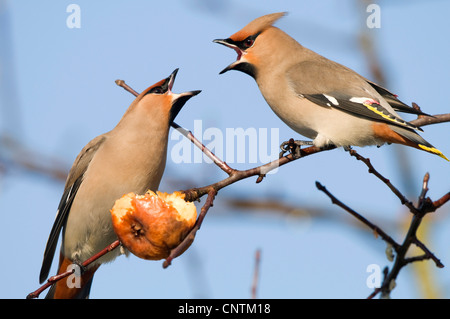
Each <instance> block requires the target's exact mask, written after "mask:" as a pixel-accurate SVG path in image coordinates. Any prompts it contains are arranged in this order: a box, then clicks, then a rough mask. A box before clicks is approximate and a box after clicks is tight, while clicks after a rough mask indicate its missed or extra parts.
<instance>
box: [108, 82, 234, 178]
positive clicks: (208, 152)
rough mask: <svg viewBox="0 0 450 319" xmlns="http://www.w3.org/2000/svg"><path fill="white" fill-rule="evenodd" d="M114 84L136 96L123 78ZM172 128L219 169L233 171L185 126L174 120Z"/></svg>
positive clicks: (229, 172) (227, 171)
mask: <svg viewBox="0 0 450 319" xmlns="http://www.w3.org/2000/svg"><path fill="white" fill-rule="evenodd" d="M116 84H117V85H118V86H120V87H122V88H124V89H125V90H126V91H128V92H130V93H131V94H133V95H134V96H138V95H139V93H138V92H136V91H135V90H133V89H132V88H131V87H130V86H129V85H128V84H126V83H125V81H124V80H116ZM170 125H171V126H172V127H173V128H174V129H176V130H177V131H178V132H180V133H181V134H182V135H183V136H184V137H186V138H187V139H188V140H190V141H191V142H192V143H193V144H194V145H195V146H197V147H198V148H199V149H200V150H201V151H202V152H203V153H204V154H206V156H208V157H209V158H210V159H211V160H212V161H213V162H214V164H216V165H217V166H218V167H219V168H220V169H221V170H223V171H224V172H225V173H227V174H228V175H230V174H231V173H232V172H233V169H232V168H231V167H230V166H228V164H227V163H225V162H224V161H222V160H221V159H220V158H218V157H217V156H216V155H215V154H214V153H213V152H211V150H209V149H208V148H207V147H206V146H205V145H203V144H202V143H201V142H200V141H199V140H198V139H197V138H196V137H195V136H194V134H192V132H191V131H188V130H186V129H185V128H183V127H181V126H180V125H178V124H177V123H175V122H172V123H171V124H170Z"/></svg>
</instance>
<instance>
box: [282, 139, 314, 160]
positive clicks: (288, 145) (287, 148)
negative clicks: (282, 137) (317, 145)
mask: <svg viewBox="0 0 450 319" xmlns="http://www.w3.org/2000/svg"><path fill="white" fill-rule="evenodd" d="M303 145H313V142H312V141H299V140H294V139H293V138H291V139H289V141H286V142H283V143H281V145H280V149H281V152H280V156H279V157H280V158H281V157H283V156H284V153H286V152H290V153H291V154H292V156H293V157H294V158H300V157H301V154H300V149H301V147H302V146H303Z"/></svg>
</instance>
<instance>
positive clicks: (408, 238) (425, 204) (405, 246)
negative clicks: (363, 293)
mask: <svg viewBox="0 0 450 319" xmlns="http://www.w3.org/2000/svg"><path fill="white" fill-rule="evenodd" d="M350 154H351V156H355V157H356V158H357V159H358V160H360V161H362V162H364V163H365V164H366V165H367V166H368V167H369V172H370V173H372V174H374V175H375V176H377V177H378V178H379V179H380V180H381V181H382V182H383V183H385V184H386V185H387V186H388V187H389V189H390V190H391V191H392V192H393V193H394V194H395V195H397V197H398V198H399V199H400V201H401V203H402V204H404V205H405V206H407V207H408V208H409V210H410V212H411V213H412V214H413V216H412V219H411V223H410V226H409V228H408V231H407V233H406V235H405V238H404V241H403V243H402V244H401V245H400V244H398V243H397V242H395V241H394V240H393V239H392V238H391V237H390V236H388V235H387V234H386V233H385V232H383V231H382V230H381V229H380V228H379V227H378V226H376V225H374V224H372V223H371V222H369V221H368V220H367V219H366V218H364V217H362V216H361V215H360V214H358V213H357V212H355V211H354V210H352V209H351V208H349V207H348V206H347V205H345V204H343V203H342V202H341V201H339V200H338V199H337V198H336V197H335V196H334V195H333V194H331V193H330V192H329V191H328V190H327V189H326V188H325V187H324V186H322V185H321V184H320V183H319V182H316V186H317V188H318V189H319V190H321V191H323V192H324V193H325V194H326V195H327V196H328V197H329V198H330V199H331V201H332V203H333V204H336V205H338V206H340V207H342V208H343V209H345V210H346V211H347V212H349V213H350V214H352V215H353V216H354V217H356V218H357V219H359V220H360V221H362V222H363V223H364V224H366V225H367V226H368V227H369V228H371V229H372V230H374V231H375V232H376V233H378V234H379V235H380V236H381V238H382V239H383V240H384V241H386V242H387V243H389V244H390V245H392V247H393V248H394V250H395V252H396V256H395V260H394V265H393V266H392V269H391V270H390V271H389V270H388V271H387V272H386V274H385V278H384V280H383V283H382V285H381V287H380V288H377V289H375V290H374V292H373V293H372V294H371V295H370V296H369V297H368V298H373V297H375V296H376V295H377V294H378V293H380V292H381V293H382V296H389V294H390V292H391V290H392V289H393V288H394V286H395V285H394V284H393V283H395V280H396V279H397V276H398V274H399V273H400V270H401V269H402V268H403V267H404V266H406V265H408V264H410V263H412V262H416V261H422V260H428V259H431V260H433V261H434V263H435V264H436V266H437V267H438V268H443V267H444V265H443V264H442V262H441V261H440V260H439V259H438V258H437V257H436V256H435V255H434V254H433V253H432V252H431V251H430V250H429V249H428V248H427V247H426V246H425V244H423V243H422V242H421V241H420V240H419V239H418V238H417V230H418V228H419V226H420V224H421V222H422V220H423V218H424V216H425V215H426V214H427V213H430V212H434V211H435V210H436V209H437V208H439V207H441V206H442V205H443V204H444V203H445V202H447V201H448V200H449V199H450V195H449V194H446V195H444V196H443V197H442V198H441V199H439V200H437V201H435V202H433V201H431V199H429V198H427V197H425V196H426V194H427V192H428V183H429V179H430V175H429V174H428V173H426V174H425V176H424V178H423V184H422V191H421V193H420V195H419V200H418V204H417V206H414V205H413V203H412V202H411V201H409V200H408V199H407V198H406V197H405V196H404V195H403V194H402V193H401V192H400V191H399V190H398V189H397V188H396V187H395V186H394V185H392V183H391V182H390V181H389V180H388V179H387V178H385V177H384V176H383V175H381V174H380V173H379V172H378V171H377V170H376V169H375V168H374V167H373V165H372V164H371V163H370V160H369V159H368V158H365V157H363V156H361V155H359V154H358V153H357V152H356V151H354V150H351V151H350ZM412 244H414V245H416V246H417V247H419V248H420V249H421V250H422V251H423V252H424V254H423V255H419V256H414V257H408V258H407V257H406V253H407V252H408V250H409V248H410V246H411V245H412Z"/></svg>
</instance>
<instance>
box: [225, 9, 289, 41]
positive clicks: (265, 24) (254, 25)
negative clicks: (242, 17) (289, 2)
mask: <svg viewBox="0 0 450 319" xmlns="http://www.w3.org/2000/svg"><path fill="white" fill-rule="evenodd" d="M286 14H287V12H277V13H271V14H267V15H265V16H262V17H259V18H256V19H255V20H253V21H251V22H250V23H249V24H247V25H246V26H245V27H243V28H242V29H241V30H239V31H238V32H236V33H235V34H233V35H232V36H231V37H230V38H231V39H233V40H234V41H240V40H244V39H245V38H247V37H248V36H249V35H254V34H256V33H258V32H263V31H264V30H265V29H267V28H269V27H270V26H272V25H273V24H274V23H275V22H276V21H277V20H278V19H280V18H281V17H283V16H285V15H286Z"/></svg>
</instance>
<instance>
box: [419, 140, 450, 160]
mask: <svg viewBox="0 0 450 319" xmlns="http://www.w3.org/2000/svg"><path fill="white" fill-rule="evenodd" d="M419 147H420V148H421V149H423V150H424V151H426V152H429V153H433V154H436V155H438V156H440V157H442V158H443V159H445V160H446V161H448V162H450V160H449V159H448V158H447V157H446V156H445V155H444V154H442V152H441V151H440V150H438V149H437V148H434V147H428V146H425V145H422V144H419Z"/></svg>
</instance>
